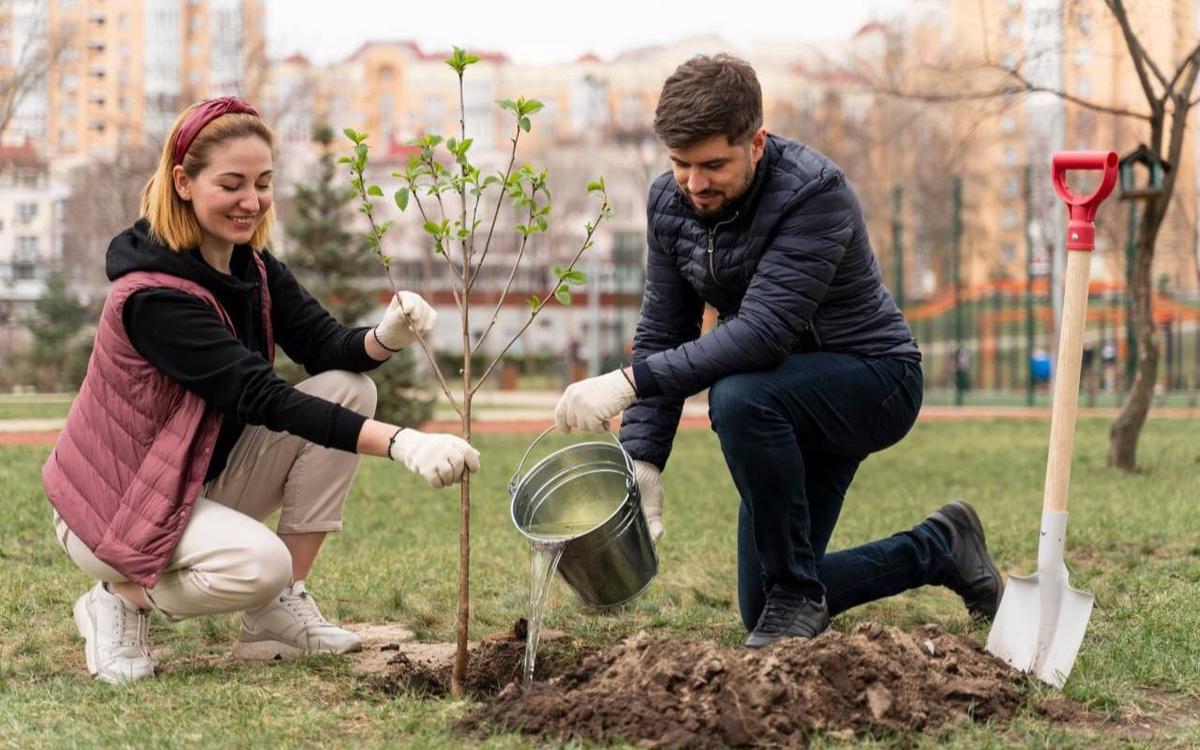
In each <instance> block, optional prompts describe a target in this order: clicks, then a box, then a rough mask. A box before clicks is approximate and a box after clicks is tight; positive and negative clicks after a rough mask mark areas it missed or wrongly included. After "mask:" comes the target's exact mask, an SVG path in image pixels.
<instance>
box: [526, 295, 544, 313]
mask: <svg viewBox="0 0 1200 750" xmlns="http://www.w3.org/2000/svg"><path fill="white" fill-rule="evenodd" d="M527 302H528V303H529V309H530V310H532V311H533V312H537V311H538V309H539V308H540V307H541V306H542V301H541V300H540V299H538V298H537V295H534V296H532V297H530V298H529V299H528V300H527Z"/></svg>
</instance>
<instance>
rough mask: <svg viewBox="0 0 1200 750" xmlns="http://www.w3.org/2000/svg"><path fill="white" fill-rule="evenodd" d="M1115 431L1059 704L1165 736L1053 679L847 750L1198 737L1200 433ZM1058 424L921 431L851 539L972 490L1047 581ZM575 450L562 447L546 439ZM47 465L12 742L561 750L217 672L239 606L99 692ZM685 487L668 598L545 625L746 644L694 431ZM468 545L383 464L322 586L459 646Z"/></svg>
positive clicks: (726, 543)
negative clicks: (946, 728) (1046, 531)
mask: <svg viewBox="0 0 1200 750" xmlns="http://www.w3.org/2000/svg"><path fill="white" fill-rule="evenodd" d="M1108 427H1109V421H1108V420H1104V419H1088V418H1081V419H1080V420H1079V430H1078V437H1077V441H1076V453H1075V460H1074V464H1073V476H1072V488H1071V504H1070V525H1069V528H1068V533H1067V565H1068V568H1069V570H1070V575H1071V583H1072V585H1073V586H1075V587H1076V588H1079V589H1082V590H1085V591H1089V592H1091V593H1093V594H1095V596H1096V608H1095V611H1094V613H1093V615H1092V619H1091V622H1090V624H1089V628H1088V633H1087V636H1086V638H1085V640H1084V644H1083V648H1082V650H1081V652H1080V655H1079V658H1078V661H1077V662H1076V664H1075V669H1074V672H1073V673H1072V675H1071V678H1070V680H1069V681H1068V683H1067V685H1066V686H1065V689H1064V690H1063V691H1062V696H1063V697H1065V698H1067V699H1069V700H1071V701H1074V702H1078V703H1080V704H1082V705H1085V706H1086V707H1088V708H1089V709H1090V710H1092V711H1095V712H1099V713H1101V714H1106V715H1109V716H1112V717H1114V719H1115V720H1116V719H1119V720H1120V721H1126V722H1127V721H1128V717H1129V716H1130V715H1134V714H1137V712H1141V713H1142V714H1144V715H1145V717H1146V719H1145V720H1146V721H1147V722H1148V723H1150V724H1151V725H1152V726H1153V727H1154V731H1153V732H1152V735H1153V737H1154V739H1149V740H1145V741H1138V742H1131V741H1129V740H1127V739H1126V740H1123V739H1121V738H1119V737H1116V736H1115V735H1114V734H1113V733H1112V732H1110V731H1108V730H1107V729H1106V725H1105V724H1103V723H1098V724H1096V725H1094V726H1088V727H1080V726H1066V727H1063V726H1059V725H1058V724H1057V723H1055V722H1052V721H1050V720H1048V719H1047V718H1046V717H1045V715H1044V714H1042V713H1041V712H1040V711H1038V710H1037V709H1036V708H1035V706H1036V705H1037V704H1038V703H1039V702H1041V701H1044V700H1046V699H1048V698H1052V697H1054V696H1056V695H1058V692H1057V691H1054V690H1052V689H1050V688H1048V687H1041V686H1036V687H1035V688H1034V689H1033V690H1034V692H1033V694H1031V695H1030V704H1029V708H1028V709H1027V710H1025V711H1023V712H1022V713H1021V715H1020V716H1019V717H1018V718H1017V720H1016V721H1015V722H1014V723H1012V724H1010V725H1008V726H1004V727H991V726H986V725H984V726H977V727H966V728H962V729H959V730H957V731H956V732H955V733H954V734H953V735H951V736H950V737H948V738H944V739H942V740H933V739H930V738H924V737H917V738H894V739H893V740H890V741H887V742H879V743H871V742H861V743H854V742H843V741H836V740H833V739H826V740H822V741H821V744H822V745H823V746H830V747H835V746H836V747H848V746H853V747H902V746H903V747H910V746H920V747H933V746H940V747H972V748H974V747H1050V746H1053V747H1068V748H1093V747H1114V748H1115V747H1194V746H1200V723H1198V722H1197V718H1196V715H1197V713H1198V712H1200V709H1198V707H1200V697H1198V696H1200V646H1198V645H1197V644H1198V642H1197V637H1196V633H1197V632H1200V604H1198V603H1197V600H1198V599H1200V509H1198V507H1197V493H1196V480H1197V478H1198V477H1200V440H1197V435H1198V434H1200V424H1197V423H1196V422H1194V421H1186V420H1167V419H1158V420H1151V421H1150V422H1149V423H1148V424H1147V426H1146V428H1145V431H1144V433H1143V437H1142V440H1141V444H1140V451H1139V457H1140V462H1141V463H1142V465H1143V466H1144V468H1145V471H1144V472H1143V473H1140V474H1136V475H1131V476H1124V475H1118V474H1115V473H1113V472H1111V471H1110V470H1108V469H1107V468H1105V466H1104V455H1105V449H1106V446H1107V431H1108ZM1048 432H1049V425H1048V422H1047V421H1044V420H1041V421H1039V420H1033V421H1023V420H999V421H964V422H927V423H921V424H918V425H917V427H916V428H915V429H914V430H913V432H912V434H911V435H910V436H909V437H908V438H906V439H905V440H904V441H903V442H901V443H900V444H899V445H897V446H895V447H893V448H891V449H889V450H888V451H885V452H884V453H881V454H878V455H876V456H873V457H871V458H870V459H869V460H868V461H867V462H866V463H864V465H863V467H862V468H861V470H860V471H859V476H858V479H857V481H856V483H855V485H854V486H853V488H852V489H851V492H850V494H849V496H848V497H847V499H846V504H845V509H844V511H843V518H842V523H841V525H840V526H839V528H838V531H837V533H836V534H835V536H834V539H833V543H832V545H831V549H836V548H841V547H844V546H848V545H853V544H857V543H860V542H864V541H868V540H871V539H874V538H877V537H880V536H882V535H886V534H890V533H892V532H893V531H896V530H898V529H901V528H905V527H908V526H910V525H912V524H915V523H918V522H919V521H921V519H922V518H923V517H924V516H925V515H926V514H927V513H929V512H930V511H932V510H934V509H935V508H937V507H938V506H940V505H941V504H942V503H944V502H946V501H948V500H950V499H952V498H964V499H967V500H968V501H970V502H971V503H973V504H974V505H975V507H976V508H977V509H978V510H979V512H980V515H981V517H982V518H983V521H984V524H985V526H986V528H987V532H988V537H989V541H990V544H991V548H992V552H993V554H994V556H995V558H996V560H997V563H998V564H999V565H1000V567H1001V568H1002V569H1003V570H1004V571H1005V572H1008V573H1014V574H1018V575H1027V574H1031V573H1033V572H1035V570H1036V565H1037V563H1036V555H1037V536H1038V528H1039V521H1040V517H1041V504H1042V484H1043V478H1044V472H1045V461H1046V443H1047V438H1048ZM532 439H533V436H532V435H525V434H521V435H493V434H483V435H478V436H476V439H475V442H476V444H477V445H478V446H479V447H480V449H481V451H482V454H483V460H484V469H483V471H482V472H481V473H480V474H479V475H478V476H477V478H476V479H475V481H474V503H473V515H472V518H473V539H474V545H473V562H472V578H471V585H472V603H473V605H472V618H473V619H472V631H471V634H472V637H479V636H482V635H485V634H488V633H491V632H495V631H501V630H505V629H508V628H509V627H511V625H512V623H513V622H514V621H515V620H516V619H517V618H519V617H523V616H527V615H528V612H527V611H526V607H527V601H528V596H529V559H528V550H527V547H526V545H525V543H524V541H523V540H522V538H521V536H520V535H519V534H518V533H517V531H516V530H515V529H514V528H513V525H512V522H511V519H510V517H509V503H510V498H509V496H508V490H507V485H508V482H509V480H510V478H511V477H512V474H513V472H514V471H515V470H516V468H517V465H518V462H519V461H520V459H521V456H522V454H523V453H524V452H525V450H526V448H528V447H529V444H530V442H531V441H532ZM578 439H579V438H576V437H562V436H552V437H549V438H547V439H546V441H544V444H543V445H539V447H538V450H539V451H540V450H542V449H543V448H545V449H546V450H550V449H553V448H554V447H556V446H561V445H567V444H569V443H571V442H573V441H576V440H578ZM47 453H48V449H47V448H44V447H36V448H35V447H22V446H16V447H0V502H2V503H3V507H4V512H3V514H0V561H2V562H0V566H2V568H0V570H3V575H0V747H13V748H36V747H47V748H50V747H53V748H61V747H105V748H110V747H138V748H145V747H154V748H173V747H180V748H185V747H186V748H190V747H205V748H247V747H322V748H323V747H345V748H364V747H376V748H391V747H422V748H429V747H468V746H480V747H485V748H515V747H521V748H526V747H528V748H533V747H544V746H545V745H542V744H539V743H537V742H536V741H533V740H531V739H528V738H524V737H521V736H518V735H502V736H496V737H492V738H489V739H487V740H484V741H480V740H478V739H477V738H474V737H464V736H459V735H455V734H453V733H452V732H451V730H450V725H451V724H452V723H453V721H454V719H456V718H458V717H459V716H461V715H462V714H463V713H465V711H466V710H467V709H468V708H469V706H470V700H469V699H468V700H467V701H466V702H463V701H460V700H451V699H434V698H419V697H415V696H404V695H400V696H396V695H388V694H385V693H384V692H383V691H381V690H379V689H378V687H377V685H376V684H375V683H373V682H371V681H370V680H367V679H365V678H364V677H363V676H361V675H358V674H356V673H355V672H354V671H353V670H352V669H350V668H349V667H348V666H347V664H346V662H345V661H344V660H342V659H339V658H337V657H324V658H314V659H307V660H300V661H295V662H284V663H279V664H270V665H265V666H263V665H258V666H255V665H242V664H236V663H235V664H232V665H230V664H227V663H222V664H221V665H220V666H214V664H213V662H214V661H215V660H216V659H217V658H218V657H221V656H222V655H224V654H225V653H227V651H228V649H229V646H230V643H231V642H232V640H233V639H234V637H235V636H236V632H237V631H236V617H235V616H232V615H230V616H223V617H212V618H204V619H200V620H194V621H188V622H184V623H180V624H177V625H168V624H166V623H164V622H163V621H161V620H159V619H157V618H156V619H155V620H154V621H153V625H152V627H151V639H152V641H153V642H154V643H155V644H161V645H163V646H164V647H165V649H164V653H163V654H162V655H161V658H160V661H161V662H162V674H161V675H160V676H159V678H157V679H155V680H148V681H144V682H140V683H135V684H132V685H128V686H124V687H121V688H113V687H111V686H106V685H102V684H99V683H94V682H92V681H90V680H88V679H87V675H86V669H85V666H84V660H83V653H82V641H81V640H80V639H79V638H78V637H77V636H76V635H75V632H74V626H73V624H72V622H71V614H70V613H71V605H72V603H73V602H74V600H75V598H76V597H78V596H79V595H80V594H81V593H82V592H83V591H84V590H85V589H86V588H87V587H88V585H89V582H88V580H87V579H86V578H85V576H84V575H83V574H82V573H81V572H80V571H78V570H77V569H76V568H75V567H74V566H73V565H72V564H71V563H70V562H69V561H68V560H67V558H66V556H65V555H64V554H63V553H62V551H61V550H60V549H59V547H58V546H57V544H56V543H55V541H54V539H53V535H52V532H51V530H50V523H49V508H48V505H47V504H46V502H45V500H44V498H43V496H42V493H41V487H40V482H39V471H40V467H41V464H42V462H43V461H44V460H45V457H46V455H47ZM536 458H537V455H536V454H535V455H534V456H531V460H536ZM664 480H665V485H666V489H667V501H666V512H665V522H666V528H667V532H666V536H665V537H664V538H663V539H662V540H661V542H660V545H659V553H660V571H659V575H658V578H657V580H656V581H655V582H654V584H653V585H652V586H651V587H650V589H649V590H648V592H647V593H646V594H645V595H643V596H642V597H641V598H639V599H637V600H636V601H635V602H633V603H631V604H630V605H628V606H626V607H623V608H621V609H619V610H618V611H616V612H610V613H605V614H599V613H595V612H592V611H590V610H587V609H585V608H583V607H582V606H581V605H579V604H578V603H577V602H576V600H575V598H574V596H573V595H572V594H571V592H570V591H569V589H567V588H566V586H565V584H563V583H562V582H561V581H560V580H556V581H555V582H554V585H553V587H552V589H551V592H550V597H549V603H548V604H549V606H548V609H547V610H546V613H545V619H544V626H545V627H547V628H553V629H556V630H562V631H565V633H566V635H567V638H568V639H569V641H570V642H577V643H580V644H584V645H588V646H595V647H599V646H604V645H607V644H609V643H611V642H613V641H614V640H616V639H618V638H619V637H621V636H623V635H625V634H629V633H633V632H636V631H639V630H647V631H652V632H655V633H658V634H663V635H670V636H672V637H678V638H688V639H711V640H714V641H716V642H718V643H719V644H721V645H723V646H727V647H730V648H734V647H736V646H737V645H738V644H739V643H740V642H741V640H742V638H743V637H744V632H743V630H742V627H741V624H740V622H739V620H738V616H737V609H736V594H735V584H734V581H735V573H734V563H735V540H734V531H733V530H734V520H735V516H736V511H737V503H738V501H737V497H736V494H735V493H734V491H733V487H732V484H731V482H730V480H729V477H728V475H727V474H726V471H725V469H724V464H723V461H722V460H721V458H720V453H719V449H718V447H717V444H716V439H715V437H714V436H713V435H712V434H711V433H710V432H708V431H706V430H691V431H685V432H682V433H680V435H679V438H678V440H677V443H676V449H675V452H674V454H673V456H672V459H671V463H670V465H669V466H668V468H667V471H666V473H665V474H664ZM457 539H458V493H457V491H455V490H445V491H442V492H435V491H433V490H430V489H429V488H428V486H427V485H425V484H424V483H423V482H422V481H421V480H419V479H418V478H416V477H414V476H412V475H411V474H409V473H408V472H407V471H405V470H404V469H403V468H402V467H400V466H397V465H394V464H390V463H388V462H385V461H382V460H379V459H366V460H364V462H363V466H362V469H361V471H360V473H359V476H358V479H357V480H356V484H355V487H354V490H353V492H352V495H351V498H350V501H349V508H348V511H347V521H346V530H345V531H344V532H343V533H342V534H339V535H335V536H334V537H331V539H330V541H329V542H328V543H327V545H326V549H325V551H324V553H323V554H322V557H321V558H320V559H319V560H318V562H317V567H316V569H315V570H314V572H313V574H312V576H311V578H310V582H311V585H312V588H313V591H314V593H315V594H316V595H317V596H318V598H319V600H320V601H321V603H322V608H323V610H324V612H325V614H326V615H327V616H329V617H330V619H333V620H335V621H336V620H341V621H345V622H375V623H398V624H401V625H403V626H404V627H407V628H408V629H410V630H412V631H414V632H415V633H416V637H417V638H419V639H424V640H438V641H452V640H453V638H454V620H455V610H456V595H457V594H456V587H457ZM865 620H872V621H877V622H882V623H884V624H888V625H895V626H899V627H909V626H912V625H915V624H917V623H922V622H936V623H938V624H940V625H941V626H942V627H944V628H946V629H947V630H951V631H954V632H962V633H967V634H969V635H971V636H974V637H977V638H978V639H979V640H980V641H981V642H982V641H983V640H984V639H986V637H987V629H986V627H985V626H977V625H972V624H971V623H970V622H969V621H968V619H967V617H966V615H965V612H964V610H963V608H962V606H961V603H960V602H959V601H958V599H957V598H956V597H955V596H954V595H953V594H951V593H950V592H949V591H947V590H944V589H940V588H939V589H925V590H920V591H913V592H909V593H906V594H904V595H902V596H899V597H895V598H893V599H891V600H888V601H884V602H878V603H875V604H872V605H868V606H866V607H862V608H860V609H858V610H855V611H851V612H848V613H846V614H844V615H842V616H840V617H839V618H838V619H837V620H835V622H834V627H835V628H837V629H839V630H848V629H850V628H852V627H853V626H854V625H855V624H857V623H860V622H863V621H865ZM1181 708H1182V709H1183V710H1181ZM1122 717H1123V718H1122ZM581 747H582V746H581Z"/></svg>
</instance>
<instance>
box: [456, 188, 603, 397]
mask: <svg viewBox="0 0 1200 750" xmlns="http://www.w3.org/2000/svg"><path fill="white" fill-rule="evenodd" d="M608 211H609V204H608V195H607V194H605V195H603V202H602V204H601V206H600V211H599V213H598V214H597V216H596V220H595V221H593V222H592V223H591V224H588V226H587V235H586V236H584V238H583V244H581V245H580V246H579V250H578V252H576V253H575V257H574V258H571V262H570V263H569V264H567V267H566V270H568V271H571V270H574V268H575V264H577V263H578V262H579V259H580V258H581V257H582V256H583V254H584V252H585V251H586V250H587V249H588V248H589V247H591V246H592V238H593V237H594V236H595V235H596V229H597V228H599V226H600V221H601V220H602V219H604V218H605V217H606V216H607V215H608ZM561 283H562V282H561V280H559V279H555V281H554V284H553V285H552V286H551V287H550V290H549V291H547V292H546V294H544V295H543V296H542V297H541V298H540V299H539V300H538V305H537V307H536V308H534V309H533V310H531V311H530V313H529V318H528V319H527V320H526V321H525V324H524V325H522V326H521V327H520V328H519V329H517V332H516V333H514V334H513V335H512V338H511V339H509V341H508V343H507V344H505V345H504V348H503V349H501V350H500V353H499V354H497V355H496V357H495V359H493V360H492V362H491V364H489V365H488V366H487V368H486V369H485V370H484V371H483V374H482V375H480V376H479V380H477V381H476V382H475V385H474V386H472V387H471V391H470V392H471V395H474V394H475V393H476V391H478V390H479V389H480V388H481V387H482V386H483V384H484V383H486V382H487V379H488V375H491V374H492V370H494V369H496V365H498V364H499V363H500V361H501V360H502V359H504V355H505V354H507V353H508V350H509V349H511V348H512V345H513V344H515V343H516V342H517V339H519V338H521V334H523V333H525V331H526V329H528V328H529V326H531V325H533V321H534V318H536V317H537V316H538V313H540V312H541V311H542V310H543V309H545V307H546V304H547V303H548V302H549V301H550V300H551V299H555V296H554V292H555V291H556V290H557V289H558V287H559V285H560V284H561Z"/></svg>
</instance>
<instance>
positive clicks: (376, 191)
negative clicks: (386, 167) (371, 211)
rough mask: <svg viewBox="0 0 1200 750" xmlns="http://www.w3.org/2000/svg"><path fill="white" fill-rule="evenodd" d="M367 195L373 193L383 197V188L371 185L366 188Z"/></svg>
mask: <svg viewBox="0 0 1200 750" xmlns="http://www.w3.org/2000/svg"><path fill="white" fill-rule="evenodd" d="M367 195H374V196H377V197H379V198H382V197H383V188H381V187H379V186H378V185H372V186H371V187H369V188H367Z"/></svg>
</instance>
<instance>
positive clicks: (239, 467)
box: [54, 370, 376, 620]
mask: <svg viewBox="0 0 1200 750" xmlns="http://www.w3.org/2000/svg"><path fill="white" fill-rule="evenodd" d="M297 388H298V389H299V390H301V391H304V392H305V393H308V394H311V395H314V396H319V397H321V398H324V399H327V400H329V401H333V402H335V403H339V404H342V405H343V406H345V407H347V408H350V409H353V410H354V411H356V412H358V413H360V414H365V415H367V416H373V415H374V414H375V400H376V393H375V384H374V382H372V381H371V379H370V378H368V377H367V376H365V375H359V374H355V373H349V372H343V371H337V370H335V371H331V372H325V373H321V374H320V375H317V376H315V377H312V378H309V379H308V380H305V381H304V382H303V383H301V384H300V385H298V386H297ZM358 460H359V456H358V455H357V454H354V453H347V452H345V451H339V450H333V449H331V448H323V447H321V446H319V445H316V444H314V443H311V442H309V441H307V440H304V439H302V438H299V437H296V436H295V435H290V434H287V433H282V432H272V431H270V430H268V429H266V428H265V427H261V426H249V427H247V428H246V429H245V431H244V432H243V433H242V435H241V437H240V438H239V439H238V442H237V443H236V444H235V445H234V447H233V450H232V452H231V453H230V455H229V462H228V463H227V464H226V466H225V470H224V471H222V472H221V473H220V474H219V475H218V476H217V477H216V478H215V479H213V480H212V481H211V482H208V483H207V484H205V485H204V488H203V490H202V492H201V496H200V497H198V498H197V499H196V507H195V509H194V510H193V512H192V517H191V519H190V520H189V521H188V525H187V528H185V529H184V530H183V536H182V537H180V539H179V544H178V545H177V546H176V547H175V551H174V553H173V554H172V555H171V559H170V561H169V562H168V564H167V568H166V572H165V573H164V574H163V576H162V578H160V579H159V581H158V583H157V584H155V586H154V588H151V589H146V590H145V591H146V596H147V597H148V598H149V599H150V601H151V602H153V603H154V606H155V608H156V609H157V610H158V611H159V612H161V613H162V614H163V615H164V616H165V617H167V619H170V620H182V619H186V618H189V617H198V616H200V615H211V614H219V613H222V612H238V611H241V610H244V609H249V608H251V607H256V606H259V605H261V604H263V603H265V602H266V601H267V600H269V599H270V598H271V597H273V596H275V595H276V594H278V593H279V592H280V591H282V590H283V588H284V587H285V586H287V585H288V583H289V582H290V581H291V577H292V557H291V554H290V553H289V552H288V550H287V547H285V546H284V545H283V542H282V541H280V539H279V537H278V536H277V535H276V532H273V531H271V529H270V528H268V527H267V526H266V525H265V524H264V523H263V521H265V520H266V519H267V518H268V517H269V516H270V515H271V514H272V513H274V512H275V511H276V510H278V511H279V523H278V524H277V526H276V528H277V531H278V533H280V534H302V533H306V532H314V531H340V530H341V528H342V508H343V507H344V506H345V503H346V495H347V494H348V493H349V491H350V484H351V482H353V480H354V474H355V472H356V471H357V469H358ZM54 530H55V535H56V536H57V538H58V541H59V544H61V545H62V547H63V549H65V550H66V552H67V555H68V556H69V557H70V558H71V560H73V561H74V562H75V564H76V565H78V566H79V567H80V568H82V569H83V570H84V571H85V572H86V573H87V574H88V575H90V576H92V577H93V578H97V579H99V580H102V581H107V582H109V583H119V582H121V581H124V580H125V578H124V576H122V575H121V574H120V573H118V572H117V571H115V570H113V569H112V568H111V567H110V566H109V565H108V564H106V563H104V562H102V561H101V560H99V559H98V558H97V557H96V556H95V555H94V554H92V552H91V550H89V549H88V548H87V547H86V546H85V545H84V544H83V543H82V542H81V541H79V538H78V537H76V536H75V535H74V534H73V533H71V531H70V529H68V528H67V526H66V524H65V523H63V520H62V519H61V518H60V517H59V515H58V514H57V513H55V514H54Z"/></svg>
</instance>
